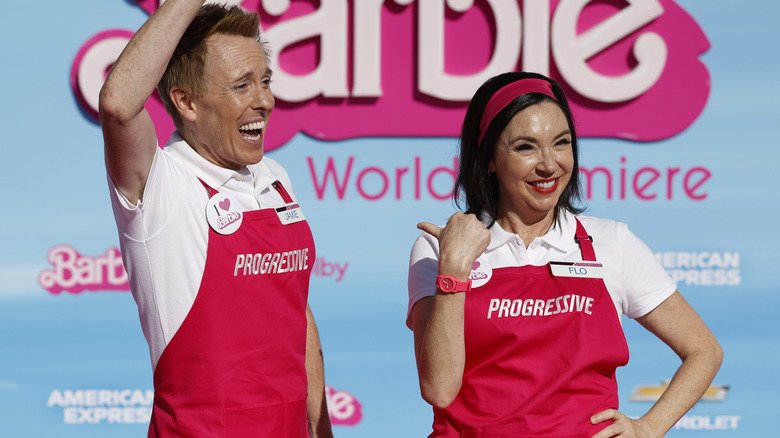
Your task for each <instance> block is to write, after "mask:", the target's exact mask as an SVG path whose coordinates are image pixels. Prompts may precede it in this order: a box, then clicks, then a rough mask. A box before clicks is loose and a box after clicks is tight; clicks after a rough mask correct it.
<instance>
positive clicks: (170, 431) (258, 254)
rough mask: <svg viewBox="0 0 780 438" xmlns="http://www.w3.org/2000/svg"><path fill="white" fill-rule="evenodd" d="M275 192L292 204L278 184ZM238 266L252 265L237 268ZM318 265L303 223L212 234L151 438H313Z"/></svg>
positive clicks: (246, 223)
mask: <svg viewBox="0 0 780 438" xmlns="http://www.w3.org/2000/svg"><path fill="white" fill-rule="evenodd" d="M274 187H275V188H276V189H277V191H279V193H280V194H281V195H282V197H283V198H284V200H285V202H288V203H289V202H292V199H291V198H290V196H289V195H288V194H287V192H286V191H285V190H284V188H283V187H281V184H279V183H278V182H277V183H274ZM209 191H210V193H211V195H212V196H213V195H214V194H215V193H216V191H215V190H213V189H211V188H209ZM239 257H242V258H244V259H251V260H252V261H253V263H252V264H250V265H249V268H248V269H244V268H237V265H238V264H239V263H238V261H239ZM314 260H315V252H314V241H313V240H312V236H311V230H310V229H309V226H308V224H307V223H306V221H301V222H296V223H292V224H289V225H282V223H281V220H280V218H279V217H278V216H277V213H276V210H275V209H272V208H269V209H261V210H255V211H250V212H244V213H243V222H242V223H241V226H240V227H239V228H238V230H237V231H235V232H234V233H233V234H229V235H222V234H219V233H217V232H215V231H214V230H213V229H210V230H209V243H208V250H207V257H206V267H205V271H204V273H203V279H202V280H201V285H200V289H199V290H198V295H197V297H196V299H195V302H194V304H193V306H192V309H191V310H190V312H189V313H188V314H187V317H186V318H185V320H184V322H183V323H182V325H181V327H180V328H179V330H178V331H177V332H176V334H175V335H174V337H173V339H171V342H170V343H169V344H168V345H167V346H166V347H165V350H164V351H163V353H162V356H161V357H160V360H159V362H158V363H157V368H156V369H155V372H154V389H155V394H154V407H153V410H152V420H151V424H150V426H149V437H156V438H164V437H165V438H167V437H198V438H202V437H241V438H243V437H253V438H255V437H268V438H279V437H290V438H292V437H295V438H298V437H307V436H308V430H307V416H306V395H307V380H306V369H305V355H306V300H307V296H308V286H309V274H310V271H311V267H312V265H313V264H314ZM241 264H244V263H241Z"/></svg>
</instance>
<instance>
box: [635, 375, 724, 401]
mask: <svg viewBox="0 0 780 438" xmlns="http://www.w3.org/2000/svg"><path fill="white" fill-rule="evenodd" d="M668 386H669V381H668V380H667V381H664V383H663V384H661V385H637V386H636V387H634V391H633V392H632V393H631V397H629V399H628V400H629V401H632V402H654V401H656V400H658V399H659V398H660V397H661V394H663V393H664V391H666V388H667V387H668ZM728 392H729V387H728V385H712V386H710V387H709V388H707V390H706V391H705V392H704V395H702V396H701V399H699V401H705V402H722V401H723V400H725V399H726V394H728Z"/></svg>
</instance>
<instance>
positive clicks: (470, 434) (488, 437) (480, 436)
mask: <svg viewBox="0 0 780 438" xmlns="http://www.w3.org/2000/svg"><path fill="white" fill-rule="evenodd" d="M460 436H461V437H462V438H542V437H544V438H588V435H587V434H584V433H583V434H576V435H518V434H513V433H496V432H483V431H480V430H464V431H463V432H461V434H460Z"/></svg>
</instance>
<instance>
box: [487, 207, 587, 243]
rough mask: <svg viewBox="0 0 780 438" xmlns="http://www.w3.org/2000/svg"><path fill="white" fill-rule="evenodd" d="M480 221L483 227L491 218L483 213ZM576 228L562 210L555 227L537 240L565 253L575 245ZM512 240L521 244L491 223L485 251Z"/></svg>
mask: <svg viewBox="0 0 780 438" xmlns="http://www.w3.org/2000/svg"><path fill="white" fill-rule="evenodd" d="M480 220H481V221H482V223H483V224H484V225H485V226H487V225H489V224H490V222H491V221H492V220H493V218H492V217H490V215H489V214H488V213H487V212H484V211H483V212H482V214H481V215H480ZM576 228H577V225H576V222H575V219H574V215H573V214H571V213H570V212H569V211H567V210H563V211H562V212H561V214H560V215H559V216H558V224H557V226H554V227H550V229H549V230H548V231H547V234H545V235H544V236H541V237H539V238H538V239H539V240H541V241H542V242H543V243H545V244H547V245H548V246H550V247H552V248H555V249H557V250H558V251H561V252H566V251H567V250H568V249H569V248H570V247H571V245H572V244H573V243H575V242H574V232H575V230H576ZM514 238H517V240H518V241H519V242H522V240H520V238H519V237H518V236H517V235H516V234H514V233H510V232H509V231H506V230H505V229H503V228H501V225H499V224H498V222H495V223H493V226H492V227H490V244H489V245H488V247H487V249H488V250H493V249H496V248H498V247H499V246H501V245H503V244H505V243H506V242H508V241H509V240H510V239H514Z"/></svg>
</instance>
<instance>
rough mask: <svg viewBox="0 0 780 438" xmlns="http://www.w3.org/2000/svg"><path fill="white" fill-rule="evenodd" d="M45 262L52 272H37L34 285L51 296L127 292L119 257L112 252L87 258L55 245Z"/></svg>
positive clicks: (111, 250)
mask: <svg viewBox="0 0 780 438" xmlns="http://www.w3.org/2000/svg"><path fill="white" fill-rule="evenodd" d="M48 260H49V263H51V265H52V268H53V269H51V270H45V271H43V272H41V273H40V274H39V275H38V284H40V285H41V287H42V288H44V289H46V290H47V291H49V292H50V293H52V294H55V295H56V294H59V293H61V292H62V291H68V292H70V293H73V294H78V293H81V292H84V291H85V290H88V291H96V290H116V291H129V290H130V286H129V285H128V283H127V273H126V272H125V268H124V265H123V264H122V256H121V254H120V252H119V250H118V249H116V248H110V249H107V250H106V253H105V255H102V256H97V257H90V256H84V255H81V254H79V253H78V251H76V250H75V249H74V248H73V247H71V246H69V245H57V246H55V247H54V248H52V249H50V250H49V254H48Z"/></svg>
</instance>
